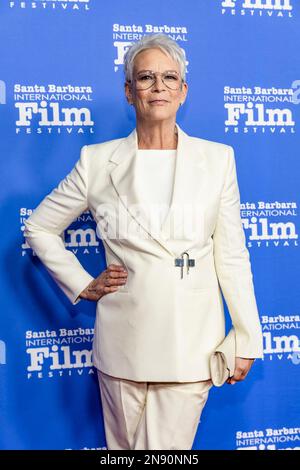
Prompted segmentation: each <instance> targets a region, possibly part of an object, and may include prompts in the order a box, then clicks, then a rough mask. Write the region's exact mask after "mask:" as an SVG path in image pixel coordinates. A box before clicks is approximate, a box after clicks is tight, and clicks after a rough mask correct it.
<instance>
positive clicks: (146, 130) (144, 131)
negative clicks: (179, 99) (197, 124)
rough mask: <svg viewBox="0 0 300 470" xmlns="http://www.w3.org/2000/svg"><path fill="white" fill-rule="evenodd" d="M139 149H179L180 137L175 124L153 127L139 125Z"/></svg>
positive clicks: (137, 127)
mask: <svg viewBox="0 0 300 470" xmlns="http://www.w3.org/2000/svg"><path fill="white" fill-rule="evenodd" d="M136 130H137V137H138V148H139V149H158V150H174V149H177V142H178V135H177V128H176V125H175V124H174V123H171V124H168V125H165V126H157V125H156V126H154V125H153V126H151V125H149V123H146V124H145V125H143V124H141V123H137V125H136Z"/></svg>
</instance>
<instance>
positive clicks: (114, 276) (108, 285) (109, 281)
mask: <svg viewBox="0 0 300 470" xmlns="http://www.w3.org/2000/svg"><path fill="white" fill-rule="evenodd" d="M127 275H128V273H127V271H126V269H125V268H124V267H123V266H121V265H118V264H110V265H108V267H107V268H106V269H105V270H104V271H103V272H102V273H101V274H100V275H99V276H98V277H96V278H95V279H94V280H93V281H92V282H91V283H90V284H89V285H88V286H87V287H86V288H85V289H84V290H83V291H82V292H81V294H80V296H79V297H80V298H81V299H85V300H93V301H95V302H97V301H98V300H99V299H101V297H103V295H106V294H109V293H111V292H116V291H117V290H118V288H119V287H120V286H123V285H124V284H126V281H127Z"/></svg>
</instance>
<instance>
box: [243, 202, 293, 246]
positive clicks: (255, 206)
mask: <svg viewBox="0 0 300 470" xmlns="http://www.w3.org/2000/svg"><path fill="white" fill-rule="evenodd" d="M241 218H242V223H243V228H244V231H245V234H246V238H247V242H246V243H247V247H248V248H251V249H253V248H268V249H271V248H273V249H277V248H282V247H284V248H285V249H286V248H293V247H298V231H297V226H296V221H297V220H298V203H297V201H255V202H254V201H252V202H250V201H249V202H243V203H241Z"/></svg>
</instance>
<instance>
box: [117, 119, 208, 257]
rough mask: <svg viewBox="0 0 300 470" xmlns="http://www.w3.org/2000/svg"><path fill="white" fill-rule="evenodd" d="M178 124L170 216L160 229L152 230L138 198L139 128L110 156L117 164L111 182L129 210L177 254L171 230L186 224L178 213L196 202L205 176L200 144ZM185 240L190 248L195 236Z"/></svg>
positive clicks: (145, 228)
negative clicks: (192, 238)
mask: <svg viewBox="0 0 300 470" xmlns="http://www.w3.org/2000/svg"><path fill="white" fill-rule="evenodd" d="M176 127H177V132H178V142H177V157H176V163H175V172H174V183H173V192H172V198H171V203H170V207H169V210H168V212H167V216H166V218H165V220H164V222H163V224H162V226H161V228H160V230H158V231H157V230H155V231H154V232H153V231H151V226H150V223H149V219H148V217H147V213H145V212H144V211H143V210H142V206H141V204H142V203H141V200H140V198H139V193H138V185H137V181H136V175H137V172H136V164H137V150H138V141H137V132H136V129H134V130H133V131H132V132H131V133H130V134H129V135H128V137H126V138H124V139H122V141H121V143H120V145H119V146H118V147H117V149H116V150H115V152H114V153H113V154H112V156H111V157H110V160H109V161H110V162H112V163H114V164H115V166H114V168H113V170H112V171H111V173H110V177H111V181H112V184H113V186H114V188H115V189H116V191H117V193H118V196H119V198H120V199H121V201H122V203H123V205H124V206H125V208H126V209H127V211H128V212H129V214H130V215H131V216H132V217H133V218H134V219H135V220H136V222H137V223H138V224H139V225H140V226H142V227H143V228H144V230H146V232H147V233H148V234H149V235H150V236H151V237H152V238H153V239H154V240H156V241H157V242H158V243H159V244H160V245H161V246H162V247H163V248H164V249H165V250H167V251H168V252H169V253H170V254H171V255H172V256H174V257H176V256H177V254H176V253H175V252H174V249H173V248H172V246H174V245H173V243H172V240H171V238H172V232H170V230H173V229H176V233H178V232H180V231H181V230H182V229H183V228H184V227H183V225H184V222H186V221H185V219H184V218H183V217H181V216H179V217H178V214H180V213H181V212H180V209H182V208H183V207H184V206H190V205H195V203H196V201H197V195H198V197H199V191H200V189H201V184H202V183H203V178H204V165H203V164H204V160H203V158H202V157H203V153H202V152H201V150H200V149H199V144H196V143H195V141H194V139H193V138H192V137H190V136H188V135H187V134H186V133H185V132H184V131H183V130H182V129H181V128H180V127H179V125H178V124H177V123H176ZM137 208H139V210H137ZM178 211H179V212H178ZM176 214H177V215H176ZM170 236H171V238H170ZM168 240H169V242H168ZM173 242H174V240H173ZM183 243H184V245H183V249H182V250H181V251H185V250H187V249H188V245H189V244H192V243H193V240H186V241H184V242H183Z"/></svg>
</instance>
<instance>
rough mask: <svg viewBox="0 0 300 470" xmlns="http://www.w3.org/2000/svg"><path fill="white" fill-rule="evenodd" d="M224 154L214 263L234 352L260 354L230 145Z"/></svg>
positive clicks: (260, 337)
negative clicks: (226, 158)
mask: <svg viewBox="0 0 300 470" xmlns="http://www.w3.org/2000/svg"><path fill="white" fill-rule="evenodd" d="M227 155H228V161H227V170H226V176H225V181H224V185H223V189H222V194H221V200H220V206H219V212H218V218H217V223H216V227H215V230H214V234H213V242H214V260H215V267H216V272H217V276H218V280H219V284H220V287H221V290H222V293H223V295H224V299H225V301H226V304H227V306H228V311H229V314H230V316H231V320H232V323H233V326H234V328H235V332H236V356H237V357H244V358H263V357H264V356H263V335H262V329H261V324H260V319H259V314H258V310H257V304H256V299H255V292H254V286H253V275H252V270H251V264H250V256H249V251H248V249H247V247H246V237H245V233H244V229H243V224H242V220H241V216H240V192H239V187H238V181H237V174H236V163H235V157H234V150H233V148H232V147H230V146H228V154H227Z"/></svg>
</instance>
